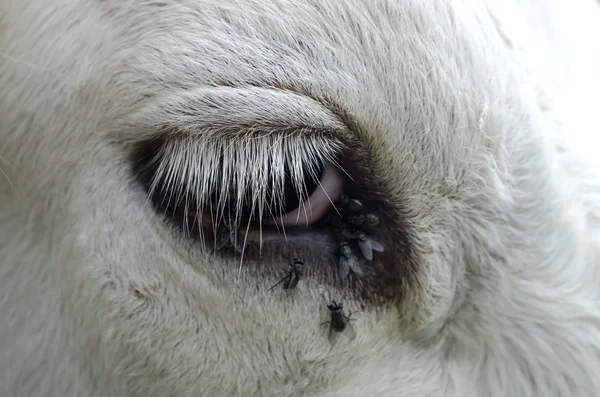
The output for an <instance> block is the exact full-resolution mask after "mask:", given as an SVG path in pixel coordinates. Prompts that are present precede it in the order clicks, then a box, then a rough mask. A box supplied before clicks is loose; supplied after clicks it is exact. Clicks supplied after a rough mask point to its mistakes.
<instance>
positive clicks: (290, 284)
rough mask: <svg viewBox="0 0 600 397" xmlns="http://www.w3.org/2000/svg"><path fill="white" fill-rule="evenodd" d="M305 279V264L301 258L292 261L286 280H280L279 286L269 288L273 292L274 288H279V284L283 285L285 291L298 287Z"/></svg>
mask: <svg viewBox="0 0 600 397" xmlns="http://www.w3.org/2000/svg"><path fill="white" fill-rule="evenodd" d="M302 277H304V262H302V260H300V259H299V258H294V259H293V261H292V266H291V268H290V271H289V272H288V274H286V275H285V277H284V278H282V279H281V280H279V281H278V282H277V284H275V285H274V286H272V287H271V288H269V291H271V290H272V289H273V288H275V287H277V286H278V285H279V284H281V283H283V289H292V288H295V287H296V286H298V283H299V282H300V281H301V280H302Z"/></svg>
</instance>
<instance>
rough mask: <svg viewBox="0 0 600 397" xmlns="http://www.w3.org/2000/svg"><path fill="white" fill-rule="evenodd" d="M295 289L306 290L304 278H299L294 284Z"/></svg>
mask: <svg viewBox="0 0 600 397" xmlns="http://www.w3.org/2000/svg"><path fill="white" fill-rule="evenodd" d="M296 289H297V290H298V291H300V292H302V293H304V292H306V286H305V285H304V279H303V278H301V279H300V280H299V281H298V284H296Z"/></svg>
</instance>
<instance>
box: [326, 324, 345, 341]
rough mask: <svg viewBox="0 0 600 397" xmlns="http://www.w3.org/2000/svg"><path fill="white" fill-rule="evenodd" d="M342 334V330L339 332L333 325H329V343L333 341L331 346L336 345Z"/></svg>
mask: <svg viewBox="0 0 600 397" xmlns="http://www.w3.org/2000/svg"><path fill="white" fill-rule="evenodd" d="M341 336H342V332H337V331H336V330H335V329H333V325H331V324H330V325H329V343H331V346H335V345H336V344H337V343H338V341H339V340H340V337H341Z"/></svg>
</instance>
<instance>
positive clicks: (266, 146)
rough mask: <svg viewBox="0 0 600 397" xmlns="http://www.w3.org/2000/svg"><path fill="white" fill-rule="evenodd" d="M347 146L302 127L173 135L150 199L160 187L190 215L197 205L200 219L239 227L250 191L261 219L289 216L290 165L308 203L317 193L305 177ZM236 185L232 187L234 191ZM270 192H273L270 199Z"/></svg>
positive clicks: (161, 155)
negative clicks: (250, 132) (255, 132)
mask: <svg viewBox="0 0 600 397" xmlns="http://www.w3.org/2000/svg"><path fill="white" fill-rule="evenodd" d="M343 148H344V145H343V144H342V143H341V142H340V141H338V140H335V139H333V138H331V137H324V136H323V135H320V134H318V133H316V132H315V131H311V130H302V129H301V130H297V131H294V132H292V133H289V134H287V135H282V134H278V133H270V134H263V135H247V136H244V137H233V138H232V137H227V136H223V135H217V136H215V135H207V136H202V135H196V136H190V137H185V138H181V137H178V138H170V139H168V140H167V141H166V142H165V144H164V145H162V146H161V149H160V150H159V151H158V152H157V153H156V155H155V158H154V161H155V162H157V163H158V164H157V167H156V172H155V173H154V175H153V177H152V180H151V183H150V188H149V193H148V195H149V197H151V196H152V195H154V194H156V193H157V192H158V191H159V190H160V191H162V192H163V193H164V194H165V196H163V200H167V203H168V204H169V203H170V202H171V201H172V200H174V203H175V205H179V204H181V203H183V205H184V208H185V209H186V211H185V213H186V216H187V213H188V209H190V208H193V209H194V210H196V211H198V213H197V214H196V216H197V219H202V216H203V213H204V212H209V213H210V214H211V217H212V220H213V227H215V228H216V225H217V224H219V223H221V222H224V221H226V222H228V224H230V225H231V224H233V225H234V226H236V227H237V226H239V224H240V222H241V210H242V208H243V207H244V205H245V203H244V194H245V193H246V192H248V191H250V192H251V200H250V201H251V202H250V207H251V212H252V213H253V214H254V215H258V218H259V220H260V219H263V218H265V215H267V216H273V217H277V216H282V215H284V214H283V203H284V197H283V195H284V187H285V182H286V173H285V170H286V168H288V170H289V175H288V176H289V177H290V179H291V180H292V183H293V185H294V187H295V190H296V191H297V192H299V195H300V197H298V198H299V202H300V204H299V206H303V205H306V201H307V199H308V196H309V195H310V194H311V193H312V192H309V191H307V189H306V186H305V177H306V176H309V177H310V178H312V179H315V180H319V178H320V175H317V169H318V166H319V165H320V164H327V163H331V164H334V165H337V162H336V158H337V156H338V155H339V154H340V152H341V151H342V150H343ZM286 166H287V167H286ZM337 166H339V165H337ZM232 183H233V184H234V188H233V191H229V190H228V187H230V186H231V184H232ZM267 191H270V192H271V194H272V197H271V199H270V200H268V198H267ZM213 194H216V196H217V197H219V198H220V200H219V203H218V204H217V208H212V204H213V203H212V202H211V195H213ZM231 194H237V197H234V199H235V207H234V208H225V206H224V203H226V202H229V201H228V199H229V198H231V197H229V196H230V195H231ZM246 204H247V203H246ZM226 217H227V218H228V219H225V218H226ZM184 225H188V223H187V222H184ZM200 233H202V228H200ZM201 240H203V239H201Z"/></svg>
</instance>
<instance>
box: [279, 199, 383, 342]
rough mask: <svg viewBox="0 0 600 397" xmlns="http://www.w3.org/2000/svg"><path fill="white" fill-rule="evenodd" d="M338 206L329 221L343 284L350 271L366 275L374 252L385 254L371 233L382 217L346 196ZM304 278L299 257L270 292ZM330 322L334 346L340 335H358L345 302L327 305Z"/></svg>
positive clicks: (300, 283) (297, 283)
mask: <svg viewBox="0 0 600 397" xmlns="http://www.w3.org/2000/svg"><path fill="white" fill-rule="evenodd" d="M336 204H337V213H333V214H331V215H329V217H328V218H329V219H328V220H327V222H328V223H329V224H330V225H331V228H332V231H333V234H334V236H335V237H336V239H337V242H338V247H339V250H338V274H339V277H340V279H341V280H342V281H344V280H346V279H347V278H348V275H349V273H350V271H352V272H353V273H355V274H356V275H357V276H359V277H360V276H363V275H364V274H365V273H364V270H363V266H364V264H365V263H366V261H370V260H372V259H373V251H379V252H382V251H383V246H382V245H381V244H380V243H379V242H378V241H376V240H375V239H373V237H372V235H371V233H374V228H375V227H376V226H377V225H378V224H379V218H378V217H377V216H376V215H373V214H364V213H363V212H364V206H363V204H362V202H360V201H359V200H357V199H353V198H349V197H347V196H343V197H342V198H341V199H340V200H339V202H338V203H336ZM303 278H304V263H303V261H302V260H301V259H299V258H294V259H293V261H292V265H291V267H290V269H289V271H288V272H287V274H286V275H285V276H284V277H283V278H282V279H281V280H279V281H278V282H277V283H276V284H275V285H273V286H272V287H271V288H269V291H271V290H272V289H274V288H275V287H277V286H279V285H282V286H283V289H286V290H290V289H294V288H300V287H301V286H302V282H303ZM326 305H327V309H328V310H329V314H330V320H329V321H325V322H324V323H322V324H321V325H326V324H329V340H330V341H331V343H332V344H334V343H335V342H336V341H337V340H338V339H339V336H340V335H345V336H346V337H348V338H349V339H350V340H353V339H354V338H355V336H356V334H355V332H354V329H353V327H352V325H351V324H350V322H351V321H353V320H354V319H352V318H350V316H351V315H352V313H349V314H348V315H346V314H345V313H344V305H343V303H342V302H341V301H336V300H332V301H331V302H330V303H327V302H326Z"/></svg>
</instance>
